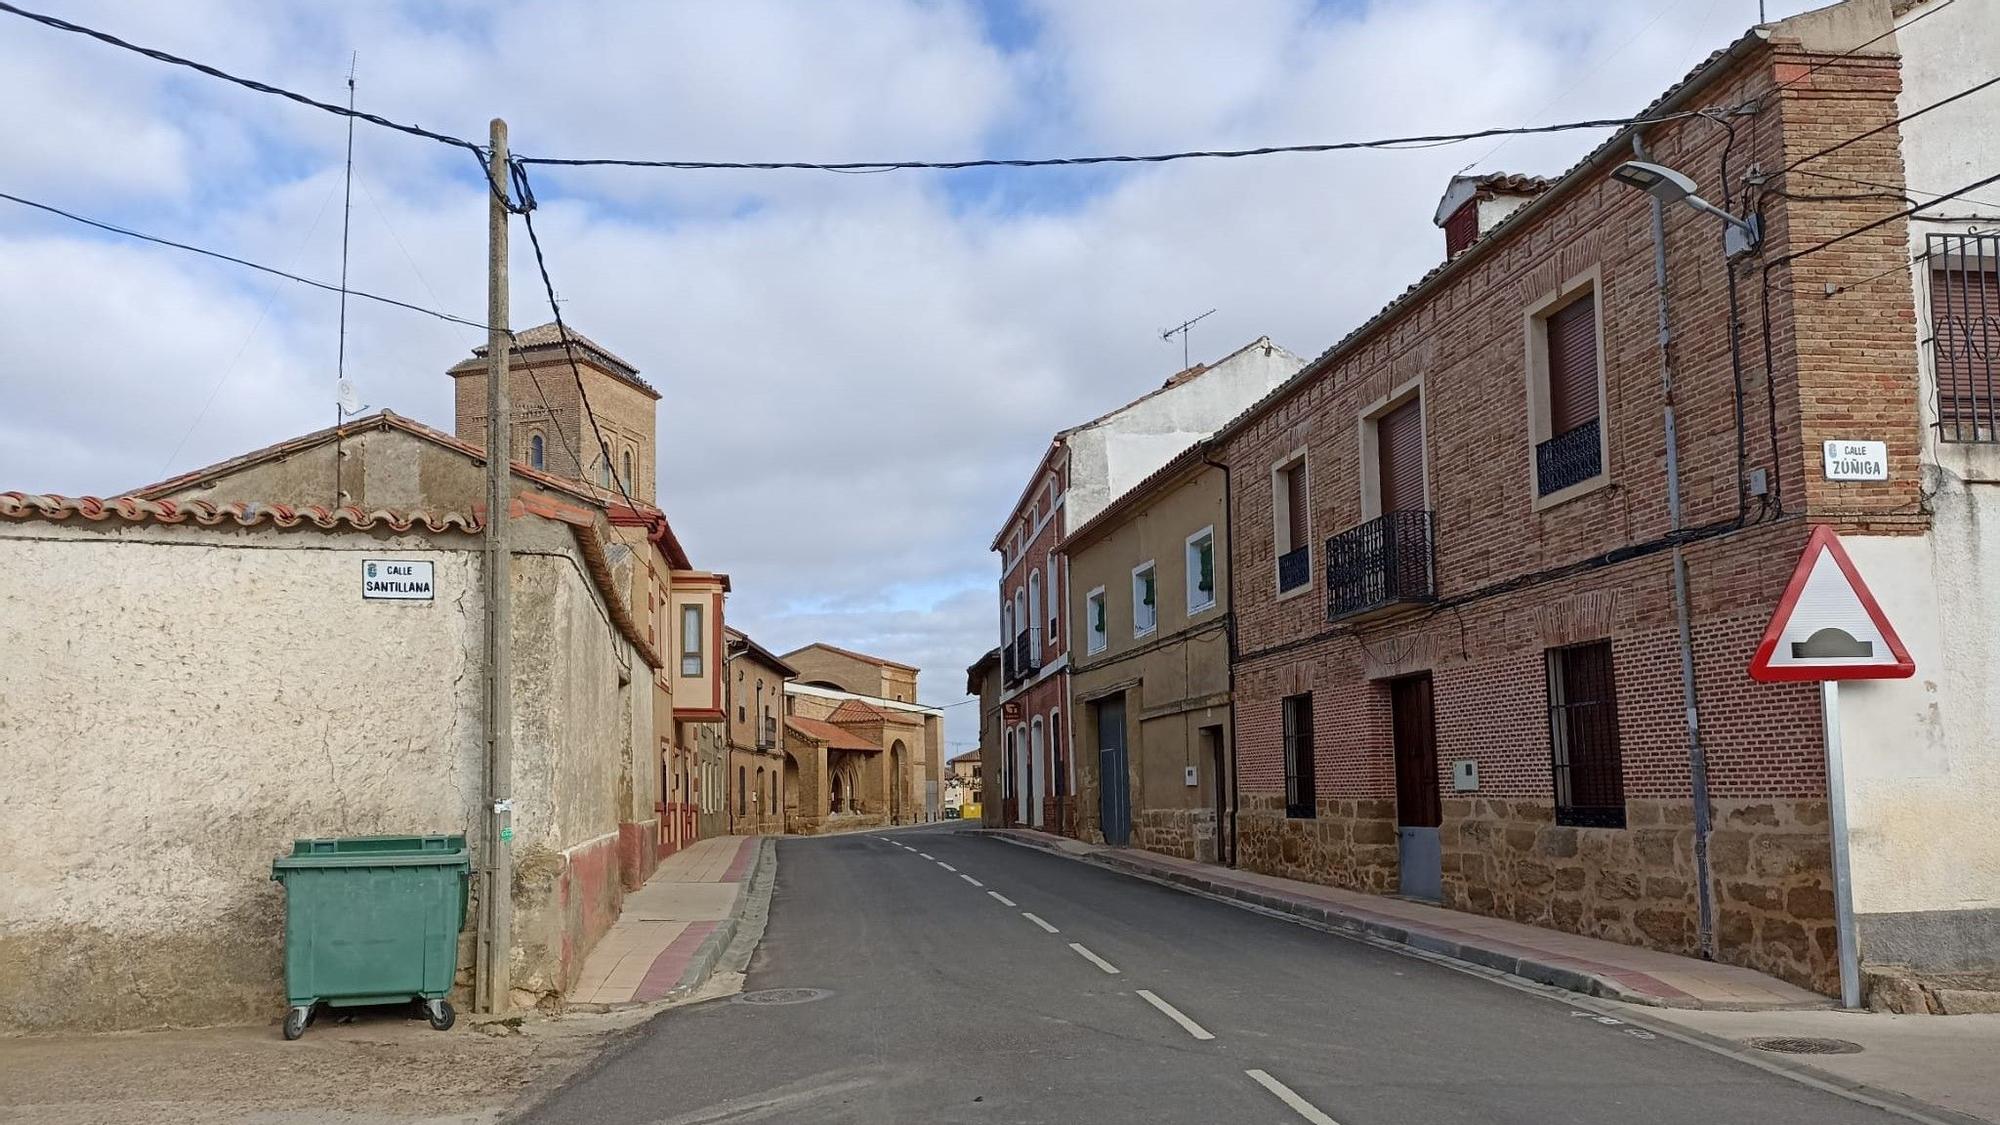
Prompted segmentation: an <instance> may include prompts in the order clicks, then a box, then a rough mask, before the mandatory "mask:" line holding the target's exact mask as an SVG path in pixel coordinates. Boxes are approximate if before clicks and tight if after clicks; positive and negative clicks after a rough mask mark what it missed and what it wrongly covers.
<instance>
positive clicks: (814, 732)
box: [785, 715, 882, 750]
mask: <svg viewBox="0 0 2000 1125" xmlns="http://www.w3.org/2000/svg"><path fill="white" fill-rule="evenodd" d="M785 725H786V726H788V727H790V728H791V729H792V730H794V731H797V732H798V733H799V734H802V735H804V736H806V737H807V738H810V739H812V740H813V741H814V742H824V743H826V745H827V749H829V750H880V749H882V748H881V747H880V746H877V745H875V744H874V743H872V742H870V741H868V740H867V739H865V738H863V737H861V736H860V735H858V734H855V733H854V732H853V731H851V730H848V729H847V728H846V727H837V726H834V725H833V724H832V723H829V722H827V721H826V720H824V719H808V718H806V717H805V716H803V715H791V716H787V717H786V719H785Z"/></svg>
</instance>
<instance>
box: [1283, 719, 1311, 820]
mask: <svg viewBox="0 0 2000 1125" xmlns="http://www.w3.org/2000/svg"><path fill="white" fill-rule="evenodd" d="M1282 706H1283V708H1284V721H1285V815H1286V816H1290V817H1312V816H1317V815H1318V814H1319V792H1318V786H1317V785H1315V784H1314V782H1315V778H1314V776H1313V699H1312V693H1311V692H1306V693H1305V694H1303V695H1288V696H1286V697H1285V698H1284V701H1283V703H1282Z"/></svg>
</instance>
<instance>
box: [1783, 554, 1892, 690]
mask: <svg viewBox="0 0 2000 1125" xmlns="http://www.w3.org/2000/svg"><path fill="white" fill-rule="evenodd" d="M1916 670H1917V666H1916V665H1915V664H1914V663H1913V662H1912V661H1911V660H1910V653H1909V650H1908V649H1905V648H1904V647H1903V641H1902V639H1901V638H1900V637H1898V636H1896V630H1895V629H1894V628H1892V627H1891V626H1890V624H1889V619H1888V617H1887V616H1885V615H1884V614H1883V613H1882V607H1881V606H1879V605H1877V604H1875V595H1874V594H1872V593H1870V592H1869V591H1868V586H1867V584H1866V583H1864V582H1862V581H1861V575H1860V573H1859V572H1858V571H1856V570H1855V569H1854V561H1853V560H1852V559H1850V558H1848V557H1847V550H1846V548H1844V547H1842V546H1841V545H1840V537H1839V536H1838V535H1835V534H1834V533H1833V529H1832V528H1830V527H1826V526H1824V525H1822V526H1819V527H1815V528H1813V533H1812V538H1811V539H1809V540H1807V541H1806V549H1805V553H1804V554H1802V555H1800V556H1799V565H1798V568H1797V569H1795V570H1794V571H1792V580H1791V582H1790V583H1789V584H1788V585H1786V587H1785V593H1784V595H1783V596H1782V597H1780V598H1779V599H1778V608H1777V611H1776V612H1774V613H1773V614H1772V615H1771V624H1770V627H1769V628H1767V629H1765V630H1764V639H1763V640H1762V641H1761V642H1759V643H1758V645H1757V652H1756V655H1755V656H1753V657H1751V659H1750V676H1751V678H1752V679H1757V680H1765V681H1772V682H1784V681H1792V680H1881V679H1901V678H1903V677H1906V676H1910V675H1914V674H1915V673H1916Z"/></svg>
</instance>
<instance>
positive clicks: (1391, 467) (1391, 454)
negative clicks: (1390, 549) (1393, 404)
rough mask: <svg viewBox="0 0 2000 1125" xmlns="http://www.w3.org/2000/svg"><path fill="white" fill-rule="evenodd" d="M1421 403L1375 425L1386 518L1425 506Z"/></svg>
mask: <svg viewBox="0 0 2000 1125" xmlns="http://www.w3.org/2000/svg"><path fill="white" fill-rule="evenodd" d="M1422 406H1423V403H1422V400H1421V399H1414V398H1413V399H1411V400H1410V401H1408V402H1406V403H1404V404H1403V405H1401V406H1399V407H1397V408H1396V409H1394V410H1391V411H1390V412H1389V413H1387V414H1384V415H1383V416H1382V417H1381V418H1380V419H1379V420H1378V421H1377V422H1376V423H1375V452H1376V455H1377V458H1378V462H1379V463H1378V465H1377V470H1378V474H1379V475H1378V476H1377V478H1376V479H1377V481H1378V482H1379V484H1380V486H1381V495H1382V514H1384V515H1387V514H1389V513H1390V512H1408V511H1416V510H1421V509H1422V508H1423V507H1424V506H1425V505H1424V416H1423V410H1422Z"/></svg>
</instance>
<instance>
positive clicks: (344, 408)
mask: <svg viewBox="0 0 2000 1125" xmlns="http://www.w3.org/2000/svg"><path fill="white" fill-rule="evenodd" d="M333 397H334V399H335V400H336V401H338V402H339V403H340V412H341V413H343V414H359V413H361V412H362V411H364V410H366V409H368V408H367V407H366V406H363V405H362V403H361V396H360V395H359V394H356V393H355V391H354V384H353V383H352V382H350V381H349V380H346V379H342V380H341V381H340V382H339V383H338V384H337V385H336V387H335V389H334V392H333Z"/></svg>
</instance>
